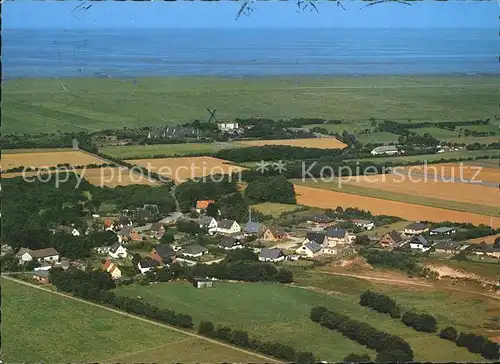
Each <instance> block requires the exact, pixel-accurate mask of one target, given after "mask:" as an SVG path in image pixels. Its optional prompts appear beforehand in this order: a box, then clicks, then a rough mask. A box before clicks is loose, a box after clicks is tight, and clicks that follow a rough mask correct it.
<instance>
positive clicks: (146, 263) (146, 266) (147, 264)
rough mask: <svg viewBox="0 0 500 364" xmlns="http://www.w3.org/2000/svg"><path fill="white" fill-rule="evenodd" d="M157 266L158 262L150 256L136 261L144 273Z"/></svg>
mask: <svg viewBox="0 0 500 364" xmlns="http://www.w3.org/2000/svg"><path fill="white" fill-rule="evenodd" d="M157 266H158V262H156V261H155V260H153V259H151V258H145V259H143V260H141V261H140V262H139V263H137V268H139V270H140V271H141V273H142V274H145V273H147V272H150V271H152V270H154V269H156V267H157Z"/></svg>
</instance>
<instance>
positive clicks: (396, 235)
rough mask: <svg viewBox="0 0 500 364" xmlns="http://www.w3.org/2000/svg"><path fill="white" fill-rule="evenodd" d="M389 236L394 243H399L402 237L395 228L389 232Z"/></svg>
mask: <svg viewBox="0 0 500 364" xmlns="http://www.w3.org/2000/svg"><path fill="white" fill-rule="evenodd" d="M389 236H390V237H391V239H392V240H394V242H395V243H399V242H401V241H403V237H402V236H401V234H400V233H398V232H397V231H396V230H392V231H391V232H390V233H389Z"/></svg>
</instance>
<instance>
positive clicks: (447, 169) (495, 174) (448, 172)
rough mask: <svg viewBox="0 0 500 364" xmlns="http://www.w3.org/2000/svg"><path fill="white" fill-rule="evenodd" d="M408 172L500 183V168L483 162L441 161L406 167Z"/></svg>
mask: <svg viewBox="0 0 500 364" xmlns="http://www.w3.org/2000/svg"><path fill="white" fill-rule="evenodd" d="M405 171H406V172H408V173H422V174H424V175H427V176H431V177H436V176H440V177H447V180H452V179H462V180H472V181H478V182H480V181H482V182H494V183H500V168H498V167H497V168H494V167H490V165H489V164H486V165H483V163H481V162H479V161H478V162H476V161H472V162H462V163H441V164H432V165H427V166H424V165H422V166H411V167H406V168H405Z"/></svg>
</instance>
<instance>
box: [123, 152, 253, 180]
mask: <svg viewBox="0 0 500 364" xmlns="http://www.w3.org/2000/svg"><path fill="white" fill-rule="evenodd" d="M127 162H128V163H131V164H136V165H138V166H141V167H144V168H146V169H148V170H149V171H151V172H155V173H158V174H159V175H161V176H166V177H168V178H171V179H172V180H174V181H175V182H176V183H182V182H185V181H186V180H188V179H193V178H198V177H204V176H210V175H222V174H232V173H238V172H240V171H243V170H244V169H245V168H242V167H238V166H235V165H231V164H228V163H229V162H227V161H225V160H223V159H218V158H213V157H184V158H158V159H132V160H127Z"/></svg>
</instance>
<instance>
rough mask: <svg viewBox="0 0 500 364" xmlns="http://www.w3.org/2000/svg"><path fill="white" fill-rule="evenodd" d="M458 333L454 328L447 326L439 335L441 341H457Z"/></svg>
mask: <svg viewBox="0 0 500 364" xmlns="http://www.w3.org/2000/svg"><path fill="white" fill-rule="evenodd" d="M457 335H458V332H457V330H456V329H455V328H454V327H453V326H447V327H445V328H444V329H443V330H441V332H440V333H439V337H440V338H441V339H445V340H450V341H455V340H456V339H457Z"/></svg>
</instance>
